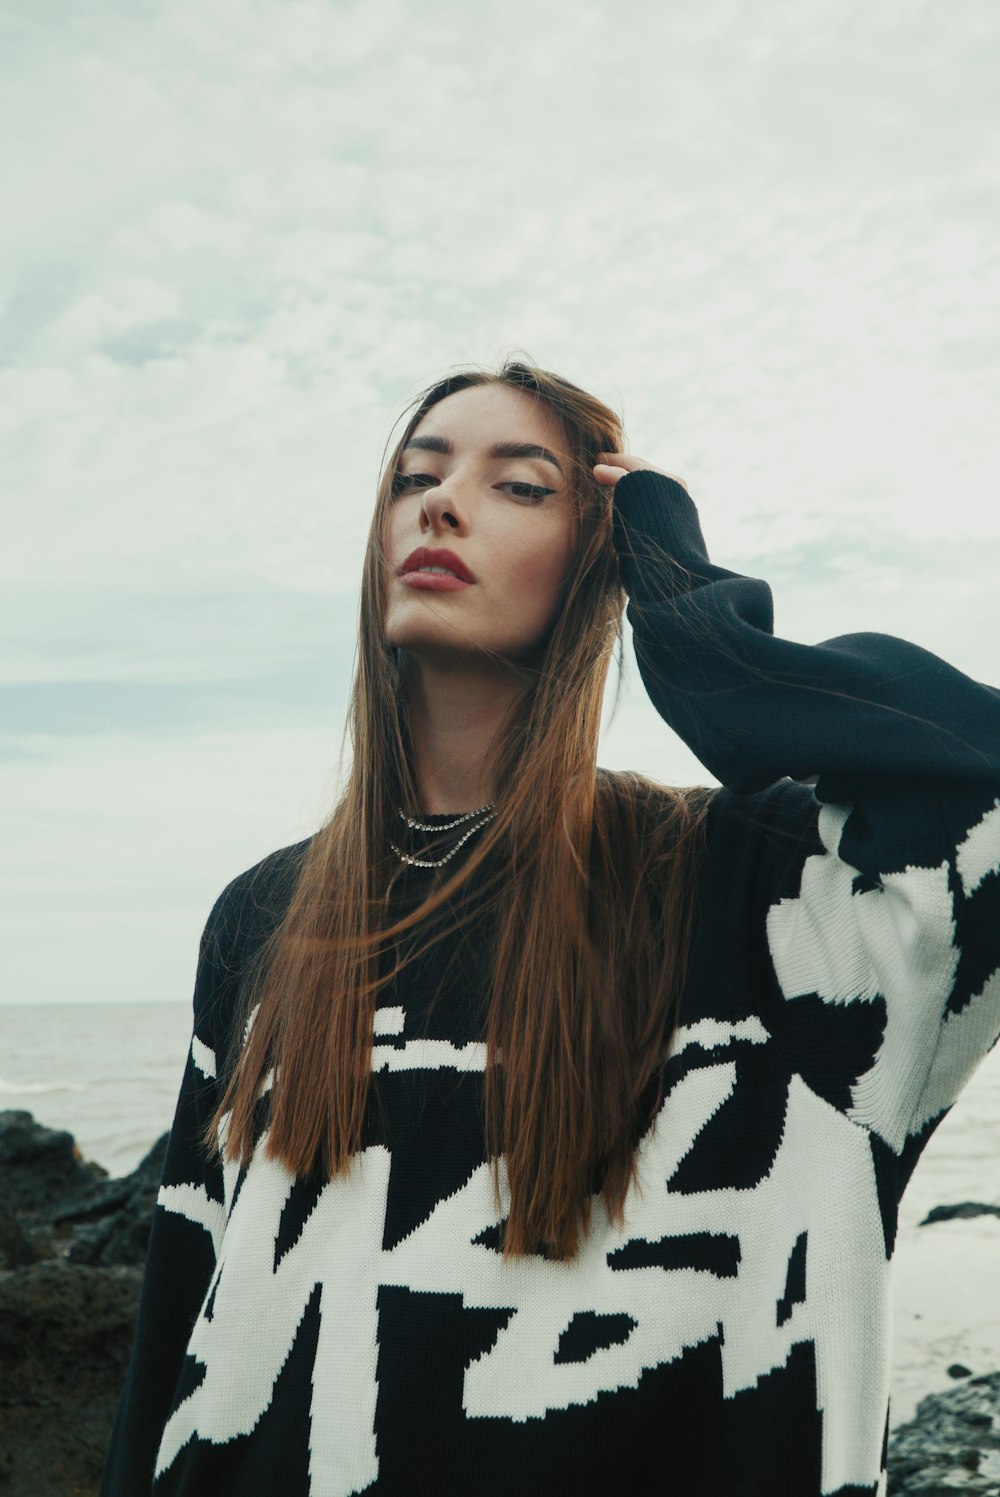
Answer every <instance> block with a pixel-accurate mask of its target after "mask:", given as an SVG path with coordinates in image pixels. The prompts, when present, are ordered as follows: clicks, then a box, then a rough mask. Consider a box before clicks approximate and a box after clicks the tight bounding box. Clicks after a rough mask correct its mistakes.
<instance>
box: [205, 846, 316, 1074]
mask: <svg viewBox="0 0 1000 1497" xmlns="http://www.w3.org/2000/svg"><path fill="white" fill-rule="evenodd" d="M312 840H313V839H312V837H306V838H305V839H304V840H303V841H301V842H294V843H291V844H290V845H289V846H287V847H279V848H277V849H276V850H275V851H274V852H271V853H268V854H267V856H266V857H263V858H261V859H259V861H258V862H256V863H254V864H252V865H251V867H249V868H245V869H244V870H243V872H242V873H238V874H237V875H236V877H235V878H232V879H230V881H229V882H228V883H227V884H226V886H225V888H224V889H223V890H222V892H221V893H220V894H219V896H218V898H217V899H216V901H215V903H214V904H213V905H212V908H211V910H210V911H209V915H208V919H207V920H206V922H205V928H204V930H203V932H202V937H201V945H200V949H199V954H198V976H197V981H196V984H195V996H194V1009H195V1025H196V1028H198V1030H199V1031H200V1032H201V1033H202V1035H203V1038H205V1039H206V1042H209V1043H213V1044H214V1038H215V1036H216V1034H217V1033H218V1031H219V1026H220V1024H221V1025H222V1027H223V1028H224V1029H228V1028H229V1026H230V1023H231V1019H232V1011H233V1007H234V1005H235V1004H236V1001H237V998H238V996H239V995H240V993H241V990H242V985H243V979H244V978H245V977H246V976H247V974H248V973H249V971H250V968H251V964H252V962H253V959H254V957H255V956H256V955H257V953H258V952H259V951H260V950H261V948H262V947H263V945H264V943H265V942H266V941H267V938H268V937H269V936H270V935H271V934H272V932H273V931H274V930H275V928H276V927H277V925H278V924H280V922H281V919H282V917H283V916H284V914H285V911H286V910H287V908H288V905H289V902H290V901H291V898H292V895H293V894H294V892H295V886H296V882H297V880H298V875H299V871H300V869H301V866H302V859H303V857H304V855H305V853H306V851H307V849H308V848H309V845H310V843H311V842H312Z"/></svg>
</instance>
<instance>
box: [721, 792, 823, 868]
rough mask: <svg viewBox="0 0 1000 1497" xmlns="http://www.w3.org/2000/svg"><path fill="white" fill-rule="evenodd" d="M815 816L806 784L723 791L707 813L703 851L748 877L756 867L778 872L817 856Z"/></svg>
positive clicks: (816, 809)
mask: <svg viewBox="0 0 1000 1497" xmlns="http://www.w3.org/2000/svg"><path fill="white" fill-rule="evenodd" d="M818 814H819V802H818V801H817V799H816V796H815V794H814V793H813V784H812V781H807V780H792V779H789V778H787V777H785V778H783V779H780V780H775V781H774V782H773V783H772V784H770V785H765V786H762V787H760V788H759V789H756V790H753V791H749V792H747V791H737V790H734V789H732V788H731V787H730V786H726V785H723V786H720V787H719V789H718V791H717V793H716V795H715V797H714V800H713V802H712V806H711V809H710V814H709V820H708V828H707V830H708V839H709V846H710V848H711V849H712V850H713V851H714V853H715V854H716V856H717V857H719V858H721V859H722V860H723V861H724V862H725V863H727V864H729V865H730V866H735V865H737V864H740V863H743V864H745V866H746V868H747V871H748V872H751V871H759V870H760V868H761V865H762V864H766V865H769V866H772V867H775V868H783V867H786V866H787V865H788V864H789V863H790V862H791V863H799V862H801V861H802V860H803V859H804V858H805V857H806V856H808V854H809V853H810V852H821V851H822V850H823V848H822V843H821V842H820V840H819V832H818V828H817V818H818Z"/></svg>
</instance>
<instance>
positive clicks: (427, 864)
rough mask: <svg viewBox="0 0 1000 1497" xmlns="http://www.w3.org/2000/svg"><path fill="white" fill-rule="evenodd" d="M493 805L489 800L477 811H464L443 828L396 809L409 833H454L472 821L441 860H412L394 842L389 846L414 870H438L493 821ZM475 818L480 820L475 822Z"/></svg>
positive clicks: (494, 803)
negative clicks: (487, 803) (415, 818)
mask: <svg viewBox="0 0 1000 1497" xmlns="http://www.w3.org/2000/svg"><path fill="white" fill-rule="evenodd" d="M495 805H496V801H492V800H491V801H490V803H489V805H488V806H480V807H479V810H478V811H466V813H465V815H464V816H457V817H456V818H455V820H454V821H449V822H447V823H446V824H445V825H443V826H435V825H434V824H433V823H429V822H426V821H416V820H414V818H413V817H412V816H407V814H406V812H405V811H404V810H403V809H402V807H397V809H398V811H399V815H400V818H401V820H403V821H405V823H406V825H407V826H408V827H409V828H410V830H411V831H416V832H439V833H440V832H451V831H454V829H455V827H457V826H462V825H463V823H465V822H466V821H473V822H474V825H473V826H470V827H469V830H468V831H467V832H463V834H462V836H461V837H459V839H458V841H457V842H456V843H455V846H454V847H453V848H452V849H451V851H450V852H446V853H445V855H444V857H443V858H414V857H412V856H411V855H410V854H409V853H408V852H404V851H403V849H402V848H401V847H397V846H396V844H395V842H391V841H390V843H389V846H390V847H391V848H392V850H393V852H394V853H395V854H396V856H397V858H398V859H399V861H400V862H401V863H409V864H411V866H412V867H414V868H440V867H441V866H442V864H444V863H447V862H448V860H449V858H453V857H454V856H455V854H456V853H457V852H458V849H459V848H460V847H461V846H462V844H463V843H465V842H468V840H469V838H470V837H471V836H473V835H474V834H475V833H476V832H479V831H482V829H483V827H484V826H486V825H487V823H488V822H490V821H493V820H495V817H496V812H495V811H494V810H493V807H494V806H495ZM476 818H481V819H478V820H477V819H476Z"/></svg>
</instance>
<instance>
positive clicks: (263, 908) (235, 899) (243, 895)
mask: <svg viewBox="0 0 1000 1497" xmlns="http://www.w3.org/2000/svg"><path fill="white" fill-rule="evenodd" d="M312 840H313V839H312V837H306V838H304V839H303V841H301V842H293V843H291V844H289V846H288V847H279V848H277V849H276V850H275V851H274V852H270V853H268V854H267V856H266V857H263V858H261V859H260V860H259V861H258V862H256V863H254V864H252V865H251V867H249V868H245V869H244V870H243V872H242V873H238V874H237V875H236V877H235V878H232V879H230V881H229V883H228V884H227V885H226V886H225V888H224V889H223V890H222V893H221V894H220V895H219V897H218V898H217V899H216V901H215V904H214V905H213V906H212V909H211V912H210V914H209V917H208V922H207V927H206V928H210V929H211V930H212V931H213V932H214V934H215V935H216V936H217V937H218V939H219V940H221V941H223V942H225V943H227V944H229V945H231V946H232V945H236V946H242V945H244V944H245V942H246V940H247V938H252V937H253V936H254V935H255V934H258V935H259V934H263V935H266V934H268V931H269V928H270V927H273V925H274V923H275V922H276V921H277V920H280V919H281V917H282V915H283V914H284V913H285V910H286V909H287V907H288V903H289V901H290V899H291V897H292V895H293V893H294V892H295V885H296V882H297V880H298V875H299V871H300V869H301V866H302V859H303V857H304V855H305V853H306V851H307V850H308V848H309V846H310V844H311V842H312Z"/></svg>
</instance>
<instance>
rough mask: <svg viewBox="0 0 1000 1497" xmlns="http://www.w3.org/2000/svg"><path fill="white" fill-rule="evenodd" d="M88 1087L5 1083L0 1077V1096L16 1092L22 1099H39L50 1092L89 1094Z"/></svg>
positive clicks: (63, 1083) (59, 1083)
mask: <svg viewBox="0 0 1000 1497" xmlns="http://www.w3.org/2000/svg"><path fill="white" fill-rule="evenodd" d="M89 1091H90V1087H89V1086H85V1085H84V1084H83V1083H82V1082H80V1081H5V1080H4V1079H3V1077H2V1076H0V1096H3V1094H4V1093H5V1092H16V1093H18V1095H20V1096H22V1097H29V1096H30V1097H41V1096H44V1095H45V1094H46V1093H51V1092H89Z"/></svg>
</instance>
